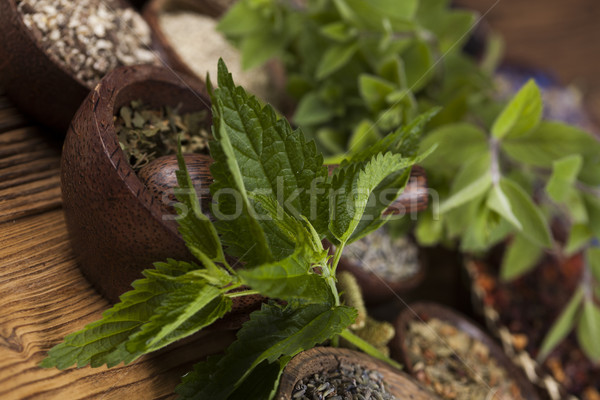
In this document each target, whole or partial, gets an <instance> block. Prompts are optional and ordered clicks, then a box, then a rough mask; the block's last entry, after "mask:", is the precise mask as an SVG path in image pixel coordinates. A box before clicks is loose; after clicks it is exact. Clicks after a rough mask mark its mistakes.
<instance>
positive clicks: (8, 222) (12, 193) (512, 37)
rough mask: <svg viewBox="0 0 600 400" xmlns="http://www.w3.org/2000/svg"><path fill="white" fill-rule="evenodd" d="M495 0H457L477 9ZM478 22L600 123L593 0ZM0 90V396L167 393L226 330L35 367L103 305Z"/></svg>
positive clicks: (47, 165) (598, 33) (41, 151)
mask: <svg viewBox="0 0 600 400" xmlns="http://www.w3.org/2000/svg"><path fill="white" fill-rule="evenodd" d="M496 2H497V0H461V1H460V3H462V4H467V5H470V6H472V7H474V8H476V9H479V10H481V11H482V12H486V11H487V10H488V9H489V8H490V7H491V6H492V5H493V4H494V3H496ZM487 19H488V21H489V22H490V23H491V24H492V26H494V27H495V28H497V29H498V30H499V31H500V32H501V33H503V34H504V35H505V37H506V39H507V45H508V46H507V49H508V57H509V59H511V60H513V61H519V62H524V63H526V64H530V65H538V66H540V65H541V66H546V67H547V68H548V69H550V66H551V67H552V68H551V69H552V70H553V71H555V72H556V73H557V75H558V76H559V78H560V79H561V80H562V82H563V83H570V82H575V83H578V84H579V86H580V87H581V88H582V89H583V90H584V91H585V93H586V95H587V99H588V104H590V105H592V110H593V111H594V113H595V115H596V117H597V118H598V120H600V40H599V39H600V25H598V21H599V20H600V3H598V2H597V0H574V1H573V2H565V1H564V0H527V1H523V0H499V1H498V2H497V4H496V6H495V7H494V8H493V9H492V11H490V13H489V14H488V16H487ZM47 137H48V133H47V132H45V131H44V130H42V129H40V128H37V127H35V126H34V125H33V124H32V123H30V122H28V121H27V120H26V119H25V118H23V117H22V116H20V115H19V114H18V112H17V111H16V110H15V109H14V108H13V107H12V106H11V105H10V103H9V102H8V101H7V100H6V99H5V98H4V97H3V96H2V95H1V94H0V298H1V299H2V301H3V303H2V307H1V308H0V399H55V398H56V399H59V398H60V399H83V398H94V399H123V398H127V397H128V398H131V399H136V400H137V399H162V398H171V397H174V396H173V395H172V392H173V388H174V387H175V385H176V384H177V383H178V382H179V378H180V376H181V374H182V373H184V372H185V371H187V370H189V369H190V367H191V365H192V364H193V362H195V361H197V360H198V359H199V358H200V357H201V356H202V355H203V354H206V353H207V352H211V351H217V350H218V349H219V348H222V347H223V346H225V345H226V344H227V343H228V342H229V341H231V340H232V337H233V336H232V334H231V333H228V334H225V335H222V334H211V335H209V337H198V338H195V339H194V340H192V341H189V342H188V343H185V344H175V345H174V346H171V347H169V348H167V349H165V350H164V351H162V352H159V353H157V354H153V355H151V356H146V357H142V358H140V359H139V360H138V361H137V362H135V363H132V364H131V365H129V366H120V367H117V368H113V369H111V370H107V369H106V368H98V369H91V368H88V367H86V368H81V369H69V370H65V371H58V370H56V369H48V370H45V369H41V368H39V367H37V364H38V363H39V362H40V361H41V360H42V358H43V357H44V354H45V352H46V351H47V350H48V349H50V348H51V347H52V346H53V345H55V344H57V343H58V342H60V340H61V338H62V337H64V335H65V334H67V333H69V332H72V331H74V330H77V329H80V328H82V327H83V326H84V325H85V324H86V323H88V322H91V321H93V320H96V319H98V318H99V317H100V314H101V312H102V311H103V310H104V309H106V308H107V306H108V304H107V303H106V301H105V300H103V299H102V298H101V297H100V296H99V295H98V294H97V293H96V292H95V291H94V290H93V288H91V287H90V285H89V284H88V283H87V281H86V280H85V279H84V278H83V276H82V275H81V273H80V272H79V270H78V269H77V264H76V260H75V257H74V255H73V253H72V251H71V248H70V245H69V241H68V236H67V231H66V226H65V221H64V216H63V212H62V210H61V199H60V181H59V160H60V145H57V144H56V143H53V142H52V141H48V140H47V139H46V138H47Z"/></svg>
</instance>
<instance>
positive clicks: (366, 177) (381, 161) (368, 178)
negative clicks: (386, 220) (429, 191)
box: [329, 153, 416, 243]
mask: <svg viewBox="0 0 600 400" xmlns="http://www.w3.org/2000/svg"><path fill="white" fill-rule="evenodd" d="M415 161H416V160H415V158H403V157H402V156H401V155H400V154H392V153H386V154H379V155H377V156H374V157H372V158H371V160H370V161H369V162H367V163H362V165H361V164H360V163H355V164H350V165H347V166H345V167H340V168H338V169H337V170H336V172H335V175H334V176H333V179H332V181H331V189H332V198H331V202H330V211H329V215H330V221H329V230H330V231H331V233H332V234H333V235H334V236H335V237H336V239H337V240H339V241H340V242H344V243H345V242H346V241H347V240H348V239H349V238H350V236H351V235H352V234H353V233H354V231H355V229H356V228H357V226H358V225H359V223H360V221H361V219H362V217H363V214H364V212H365V209H366V208H367V203H368V201H369V198H370V196H371V194H372V193H373V192H374V191H375V189H376V188H377V187H378V186H379V185H380V184H381V183H382V182H383V181H384V180H385V179H386V178H387V177H388V176H390V175H392V174H394V173H395V172H398V171H400V170H403V169H406V168H408V167H410V166H412V165H413V164H414V163H415ZM395 183H396V184H397V183H398V181H395ZM404 183H405V181H404ZM399 190H400V188H398V190H397V191H396V193H398V191H399ZM393 200H394V199H393V198H392V199H391V200H390V203H391V202H392V201H393ZM388 205H389V203H388ZM381 212H383V210H381ZM370 217H371V218H374V217H377V216H370Z"/></svg>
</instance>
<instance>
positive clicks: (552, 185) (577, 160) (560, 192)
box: [546, 154, 583, 203]
mask: <svg viewBox="0 0 600 400" xmlns="http://www.w3.org/2000/svg"><path fill="white" fill-rule="evenodd" d="M582 165H583V157H581V155H579V154H574V155H571V156H567V157H565V158H561V159H560V160H556V161H555V162H554V163H553V167H552V176H551V177H550V179H549V180H548V183H547V184H546V192H548V195H549V196H550V198H551V199H552V200H554V201H556V202H559V203H560V202H564V201H565V199H566V198H567V195H568V193H569V191H570V189H571V187H572V186H573V184H574V183H575V181H576V180H577V175H579V171H581V167H582Z"/></svg>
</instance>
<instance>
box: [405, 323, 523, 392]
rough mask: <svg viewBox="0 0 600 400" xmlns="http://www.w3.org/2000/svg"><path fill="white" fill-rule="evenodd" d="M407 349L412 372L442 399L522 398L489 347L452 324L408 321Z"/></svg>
mask: <svg viewBox="0 0 600 400" xmlns="http://www.w3.org/2000/svg"><path fill="white" fill-rule="evenodd" d="M406 340H407V343H406V345H407V351H408V353H409V356H410V360H411V362H412V364H413V374H414V375H415V376H416V377H417V379H419V381H421V382H422V383H424V384H425V385H426V386H428V387H430V388H432V389H433V390H434V391H435V392H436V393H437V394H438V395H440V396H441V397H443V398H445V399H490V400H521V399H523V397H522V395H521V393H520V390H519V388H518V387H517V385H516V384H515V382H514V381H513V380H512V379H510V378H509V376H508V373H507V372H506V370H505V369H504V368H503V367H501V366H500V365H498V363H497V362H496V360H495V359H494V358H492V356H491V355H490V351H489V348H488V347H487V346H486V345H485V344H483V343H482V342H480V341H478V340H475V339H473V338H472V337H470V336H469V335H467V334H466V333H465V332H462V331H459V330H458V329H456V327H454V326H453V325H450V324H447V323H445V322H442V321H440V320H439V319H436V318H432V319H430V320H429V321H427V322H421V321H411V322H410V324H409V331H408V335H407V339H406Z"/></svg>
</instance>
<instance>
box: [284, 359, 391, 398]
mask: <svg viewBox="0 0 600 400" xmlns="http://www.w3.org/2000/svg"><path fill="white" fill-rule="evenodd" d="M292 398H293V399H298V400H324V399H328V400H394V399H395V397H394V396H393V395H392V394H390V393H389V392H388V391H387V390H386V387H385V382H384V381H383V376H382V375H381V374H380V373H379V372H377V371H371V370H368V369H363V368H361V367H360V366H358V365H352V364H347V363H341V364H340V366H339V367H338V369H336V370H333V371H328V372H325V373H317V374H314V375H313V376H311V377H310V378H307V379H301V380H300V381H298V383H296V386H295V387H294V391H293V392H292Z"/></svg>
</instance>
